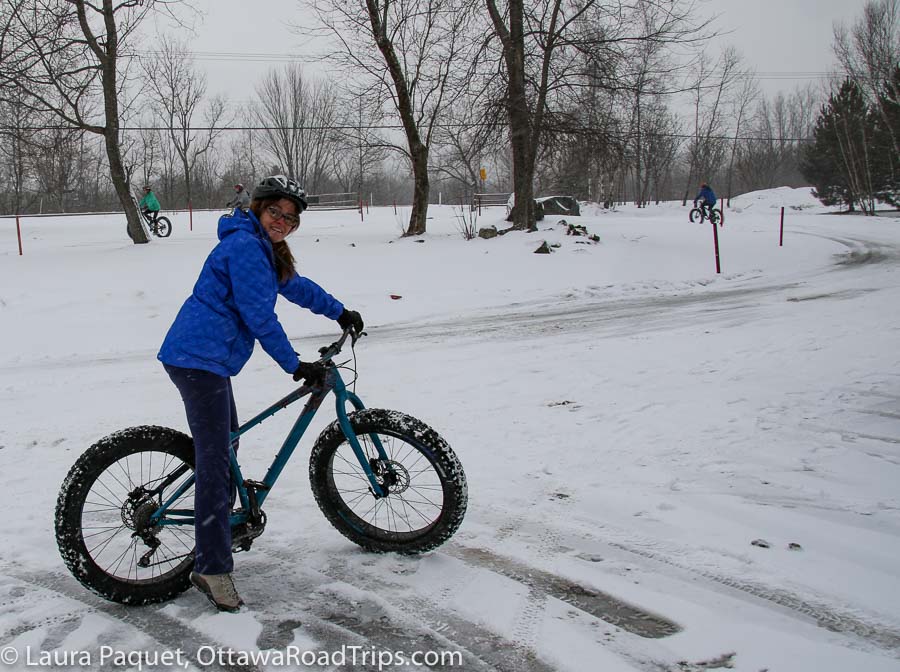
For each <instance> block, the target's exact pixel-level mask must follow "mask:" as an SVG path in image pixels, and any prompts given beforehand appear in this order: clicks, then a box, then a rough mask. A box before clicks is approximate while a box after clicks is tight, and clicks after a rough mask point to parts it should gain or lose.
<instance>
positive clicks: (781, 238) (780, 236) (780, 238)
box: [778, 205, 784, 247]
mask: <svg viewBox="0 0 900 672" xmlns="http://www.w3.org/2000/svg"><path fill="white" fill-rule="evenodd" d="M783 246H784V206H783V205H782V206H781V232H780V233H779V234H778V247H783Z"/></svg>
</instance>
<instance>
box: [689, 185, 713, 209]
mask: <svg viewBox="0 0 900 672" xmlns="http://www.w3.org/2000/svg"><path fill="white" fill-rule="evenodd" d="M715 204H716V195H715V194H714V193H713V190H712V189H711V188H710V186H709V185H708V184H707V183H706V182H701V183H700V191H699V192H697V195H696V196H694V207H695V208H698V207H699V208H700V211H701V212H702V213H703V216H704V217H709V216H710V212H712V209H713V206H714V205H715Z"/></svg>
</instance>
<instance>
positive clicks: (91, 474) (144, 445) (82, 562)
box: [55, 425, 194, 605]
mask: <svg viewBox="0 0 900 672" xmlns="http://www.w3.org/2000/svg"><path fill="white" fill-rule="evenodd" d="M148 451H156V452H162V453H168V454H170V455H174V456H175V457H177V458H178V459H180V460H182V461H183V462H185V463H186V464H187V465H189V466H190V467H191V469H193V468H194V444H193V441H192V440H191V438H190V437H189V436H187V435H186V434H183V433H182V432H178V431H176V430H174V429H169V428H167V427H158V426H155V425H144V426H139V427H129V428H128V429H123V430H121V431H118V432H114V433H113V434H110V435H109V436H106V437H104V438H102V439H100V440H99V441H98V442H97V443H95V444H94V445H93V446H91V447H90V448H89V449H88V450H87V451H85V452H84V454H82V455H81V457H79V458H78V460H77V461H76V462H75V464H74V465H73V466H72V468H71V469H70V470H69V473H68V475H67V476H66V478H65V480H64V481H63V484H62V487H61V488H60V492H59V497H58V499H57V502H56V516H55V527H56V542H57V545H58V546H59V551H60V554H61V555H62V559H63V561H64V562H65V563H66V567H68V568H69V571H71V572H72V574H73V575H74V576H75V578H76V579H78V581H79V582H81V584H82V585H84V586H85V587H86V588H88V589H89V590H91V591H93V592H94V593H96V594H98V595H100V596H101V597H104V598H106V599H108V600H112V601H114V602H120V603H122V604H131V605H140V604H153V603H156V602H165V601H166V600H170V599H172V598H173V597H175V596H176V595H178V594H180V593H182V592H184V591H185V590H187V589H188V588H189V587H190V581H189V575H190V571H191V568H192V567H193V561H190V562H187V563H185V566H184V567H181V568H179V570H178V571H173V572H169V573H167V574H163V575H162V576H161V577H159V579H158V580H146V581H141V582H133V581H124V580H120V579H117V578H115V577H113V576H110V575H109V574H107V573H106V572H104V571H103V569H102V568H101V567H99V566H98V565H97V564H96V562H94V559H93V558H92V557H91V555H90V553H89V552H88V549H87V546H86V545H85V542H84V537H83V532H82V529H81V516H82V509H83V507H84V502H85V499H86V498H87V496H88V493H89V492H90V490H91V487H92V486H93V484H94V483H95V482H96V481H97V479H98V478H99V477H100V476H101V475H102V474H103V472H105V471H106V470H107V469H108V468H109V467H110V466H111V465H112V464H114V463H115V462H116V461H117V460H119V459H121V458H123V457H126V456H128V455H133V454H137V453H141V452H148Z"/></svg>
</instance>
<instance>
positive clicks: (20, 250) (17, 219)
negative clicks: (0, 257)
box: [16, 213, 22, 257]
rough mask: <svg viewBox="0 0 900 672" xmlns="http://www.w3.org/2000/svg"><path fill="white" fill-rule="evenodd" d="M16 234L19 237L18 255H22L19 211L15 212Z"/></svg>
mask: <svg viewBox="0 0 900 672" xmlns="http://www.w3.org/2000/svg"><path fill="white" fill-rule="evenodd" d="M16 236H17V237H18V238H19V256H20V257H21V256H22V227H21V225H20V224H19V213H16Z"/></svg>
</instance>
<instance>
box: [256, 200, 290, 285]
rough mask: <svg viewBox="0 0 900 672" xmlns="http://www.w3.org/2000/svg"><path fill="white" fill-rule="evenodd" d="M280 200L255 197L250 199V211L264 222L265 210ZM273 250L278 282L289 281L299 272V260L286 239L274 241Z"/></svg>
mask: <svg viewBox="0 0 900 672" xmlns="http://www.w3.org/2000/svg"><path fill="white" fill-rule="evenodd" d="M279 200H281V199H279V198H254V199H253V200H252V201H250V211H251V212H252V213H253V214H254V215H256V219H258V220H259V221H260V222H262V212H263V210H265V209H266V208H268V207H269V206H270V205H272V204H273V203H277V202H278V201H279ZM272 251H273V252H274V253H275V273H276V274H277V275H278V282H287V281H288V280H290V279H291V276H293V275H294V273H296V272H297V260H296V259H294V254H293V252H291V248H290V247H288V244H287V241H286V240H282V241H281V242H280V243H272Z"/></svg>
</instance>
